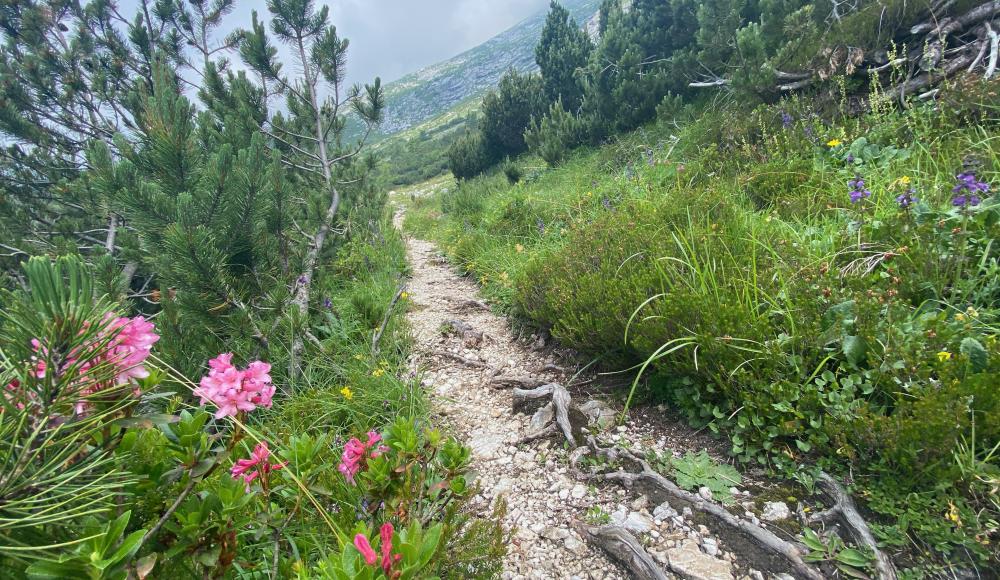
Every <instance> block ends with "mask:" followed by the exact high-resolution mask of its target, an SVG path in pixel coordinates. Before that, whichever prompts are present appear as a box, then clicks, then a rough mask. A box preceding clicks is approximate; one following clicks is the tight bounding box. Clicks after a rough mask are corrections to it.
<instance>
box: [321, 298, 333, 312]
mask: <svg viewBox="0 0 1000 580" xmlns="http://www.w3.org/2000/svg"><path fill="white" fill-rule="evenodd" d="M323 308H326V309H327V310H329V309H331V308H333V300H330V297H329V296H327V297H326V298H324V299H323Z"/></svg>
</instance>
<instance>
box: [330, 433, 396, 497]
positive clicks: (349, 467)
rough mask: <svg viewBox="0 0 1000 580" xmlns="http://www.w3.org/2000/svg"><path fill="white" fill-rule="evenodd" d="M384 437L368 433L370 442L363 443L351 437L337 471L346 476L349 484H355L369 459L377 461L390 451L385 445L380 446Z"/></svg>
mask: <svg viewBox="0 0 1000 580" xmlns="http://www.w3.org/2000/svg"><path fill="white" fill-rule="evenodd" d="M381 440H382V436H381V435H379V434H378V433H376V432H375V431H369V432H368V442H366V443H362V442H361V440H360V439H358V438H357V437H351V439H350V441H348V442H347V443H346V444H345V445H344V453H343V455H341V457H340V465H338V466H337V470H338V471H340V472H341V473H343V474H344V478H345V479H347V481H348V483H351V484H352V485H353V484H354V476H355V475H357V473H358V472H359V471H361V468H362V467H364V465H365V463H367V462H368V459H369V458H371V459H375V458H376V457H378V456H379V455H382V454H383V453H385V452H386V451H388V450H389V448H388V447H386V446H385V445H379V442H380V441H381Z"/></svg>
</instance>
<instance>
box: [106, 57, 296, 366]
mask: <svg viewBox="0 0 1000 580" xmlns="http://www.w3.org/2000/svg"><path fill="white" fill-rule="evenodd" d="M234 85H235V89H236V90H239V88H240V86H241V85H240V84H239V82H238V81H234ZM218 90H220V91H224V92H227V94H229V93H230V92H231V91H232V90H234V86H233V85H230V84H225V85H223V86H221V87H219V88H218ZM243 110H247V107H246V106H244V107H243ZM137 122H138V125H137V127H136V129H135V143H134V144H133V143H127V142H125V141H124V140H123V139H120V140H119V147H118V151H119V153H120V155H121V158H120V159H117V160H116V159H115V158H113V156H112V154H111V150H110V148H109V147H107V146H106V145H105V144H103V143H102V142H100V141H96V142H94V143H93V144H92V146H91V148H90V151H89V153H88V161H89V164H90V165H91V167H92V168H93V169H92V171H91V172H90V174H89V175H88V179H89V180H90V182H91V186H92V187H93V188H94V189H95V190H100V191H104V192H106V194H107V195H108V196H109V197H113V198H114V199H116V200H117V201H118V202H119V203H120V204H121V207H122V210H121V212H122V214H123V215H124V217H125V219H126V221H127V223H128V224H129V225H130V226H131V228H133V229H134V230H135V232H136V233H137V236H138V238H139V241H140V243H141V246H140V247H141V254H140V255H141V258H142V260H143V265H144V266H145V268H146V269H147V270H148V271H150V272H153V273H155V283H156V284H157V285H158V288H157V289H156V292H154V296H155V299H154V301H155V302H158V305H159V306H160V307H161V308H162V309H163V314H162V316H161V317H160V320H161V324H160V329H161V332H162V334H163V340H162V342H161V345H160V346H161V351H162V352H164V353H165V355H166V356H167V357H168V359H169V360H171V361H172V362H173V363H174V364H175V365H177V366H179V367H180V368H181V370H183V371H185V372H188V373H191V374H192V375H194V374H195V373H197V372H198V371H199V370H200V368H201V367H202V365H203V364H204V361H205V360H207V359H208V358H211V357H212V356H214V355H215V354H217V353H219V352H224V351H226V350H237V351H238V350H249V348H250V347H251V346H252V345H253V344H254V341H255V340H259V338H260V337H261V336H262V335H263V327H265V326H266V324H268V323H270V322H271V318H272V316H273V314H272V313H274V312H280V305H281V303H282V302H283V301H284V300H286V299H287V294H288V291H287V288H288V285H287V284H286V281H285V280H284V277H283V271H284V270H286V269H285V268H283V264H284V263H287V260H288V259H289V256H288V251H289V250H288V247H287V245H285V244H283V240H284V231H283V229H282V228H283V225H284V222H275V221H274V218H275V216H276V214H277V215H279V217H280V214H281V213H283V212H286V211H289V209H288V206H289V201H288V198H289V197H290V196H289V190H288V187H287V186H286V183H285V178H284V170H283V168H282V166H281V164H280V161H279V158H278V156H277V155H273V154H271V153H270V152H269V151H268V149H267V147H266V143H265V137H264V135H263V134H261V133H260V132H259V131H257V130H251V131H245V130H244V131H239V130H237V129H231V130H227V127H226V125H225V123H222V122H220V119H219V118H218V117H216V116H215V115H213V114H212V113H210V112H209V111H202V112H201V113H196V111H195V108H194V106H193V105H192V104H191V103H190V102H189V101H188V99H187V98H185V97H184V96H182V95H181V94H180V93H179V90H178V87H177V86H176V84H175V83H174V79H173V77H172V75H171V74H170V73H168V72H166V70H165V67H158V71H157V74H156V76H155V90H154V92H153V95H152V96H150V97H148V98H147V99H146V101H145V103H144V105H143V108H142V111H141V114H140V115H139V116H138V117H137ZM254 129H256V128H254ZM294 215H295V214H292V216H294Z"/></svg>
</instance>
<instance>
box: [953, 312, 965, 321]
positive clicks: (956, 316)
mask: <svg viewBox="0 0 1000 580" xmlns="http://www.w3.org/2000/svg"><path fill="white" fill-rule="evenodd" d="M955 320H957V321H959V322H962V321H964V320H965V315H964V314H962V313H961V312H959V313H958V314H956V315H955Z"/></svg>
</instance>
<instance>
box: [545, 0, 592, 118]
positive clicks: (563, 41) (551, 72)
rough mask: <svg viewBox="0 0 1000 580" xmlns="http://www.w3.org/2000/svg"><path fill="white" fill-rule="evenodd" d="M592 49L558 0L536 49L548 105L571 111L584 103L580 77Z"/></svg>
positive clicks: (550, 12)
mask: <svg viewBox="0 0 1000 580" xmlns="http://www.w3.org/2000/svg"><path fill="white" fill-rule="evenodd" d="M592 51H593V45H592V44H591V43H590V38H588V37H587V33H586V32H584V30H583V29H581V28H580V27H579V26H578V25H577V23H576V22H574V21H573V19H572V18H571V17H570V14H569V11H567V10H566V9H565V8H563V7H562V6H560V5H559V3H558V2H556V1H555V0H553V1H552V4H551V5H550V10H549V14H548V16H547V17H546V19H545V26H544V27H543V28H542V36H541V38H540V39H539V41H538V44H537V45H536V46H535V63H536V64H538V68H539V69H540V71H541V75H542V80H543V83H544V88H545V96H546V98H547V99H548V100H549V102H552V103H554V102H556V101H561V102H562V103H563V104H564V106H565V108H566V109H568V110H569V111H576V110H577V109H579V107H580V105H581V104H582V103H583V84H582V79H581V73H582V71H583V69H584V68H585V67H586V65H587V62H588V60H589V59H590V53H591V52H592Z"/></svg>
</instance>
